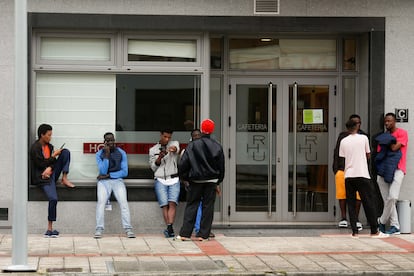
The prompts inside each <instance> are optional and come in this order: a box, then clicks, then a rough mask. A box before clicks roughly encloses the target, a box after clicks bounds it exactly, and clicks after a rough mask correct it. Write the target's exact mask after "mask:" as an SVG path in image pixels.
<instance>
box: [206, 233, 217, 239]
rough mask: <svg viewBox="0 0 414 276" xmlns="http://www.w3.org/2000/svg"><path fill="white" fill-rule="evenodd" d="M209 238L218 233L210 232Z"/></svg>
mask: <svg viewBox="0 0 414 276" xmlns="http://www.w3.org/2000/svg"><path fill="white" fill-rule="evenodd" d="M208 237H209V238H215V237H216V235H215V234H214V233H213V232H210V235H208Z"/></svg>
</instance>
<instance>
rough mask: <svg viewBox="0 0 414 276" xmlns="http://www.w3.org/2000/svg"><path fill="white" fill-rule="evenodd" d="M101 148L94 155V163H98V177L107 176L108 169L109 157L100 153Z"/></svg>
mask: <svg viewBox="0 0 414 276" xmlns="http://www.w3.org/2000/svg"><path fill="white" fill-rule="evenodd" d="M102 153H103V150H102V149H101V150H99V151H98V152H97V153H96V155H95V157H96V164H97V165H98V170H99V176H98V179H101V178H108V177H109V174H108V169H109V159H108V157H106V155H105V154H102Z"/></svg>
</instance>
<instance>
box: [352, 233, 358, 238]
mask: <svg viewBox="0 0 414 276" xmlns="http://www.w3.org/2000/svg"><path fill="white" fill-rule="evenodd" d="M351 237H352V238H353V239H359V236H358V233H352V235H351Z"/></svg>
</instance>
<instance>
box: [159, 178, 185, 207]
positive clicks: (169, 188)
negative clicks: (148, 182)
mask: <svg viewBox="0 0 414 276" xmlns="http://www.w3.org/2000/svg"><path fill="white" fill-rule="evenodd" d="M154 189H155V194H156V195H157V200H158V204H159V205H160V207H161V208H162V207H164V206H167V205H168V202H175V204H177V205H178V200H179V197H180V181H177V183H175V184H172V185H164V184H162V183H161V182H159V181H158V180H157V179H156V180H155V185H154Z"/></svg>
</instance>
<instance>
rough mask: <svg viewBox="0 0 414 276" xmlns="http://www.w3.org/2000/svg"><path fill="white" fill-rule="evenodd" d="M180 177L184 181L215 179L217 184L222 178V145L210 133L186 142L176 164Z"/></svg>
mask: <svg viewBox="0 0 414 276" xmlns="http://www.w3.org/2000/svg"><path fill="white" fill-rule="evenodd" d="M178 174H179V176H180V179H182V180H186V181H190V182H191V181H197V182H198V181H204V180H206V181H208V180H215V179H216V180H217V184H219V183H221V182H222V181H223V179H224V153H223V148H222V146H221V145H220V144H219V143H218V142H217V141H215V140H213V139H211V138H210V135H205V134H204V135H203V136H202V137H201V138H200V139H197V140H194V141H192V142H191V143H189V144H188V146H187V148H186V150H185V152H184V154H183V156H182V157H181V159H180V162H179V164H178Z"/></svg>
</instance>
